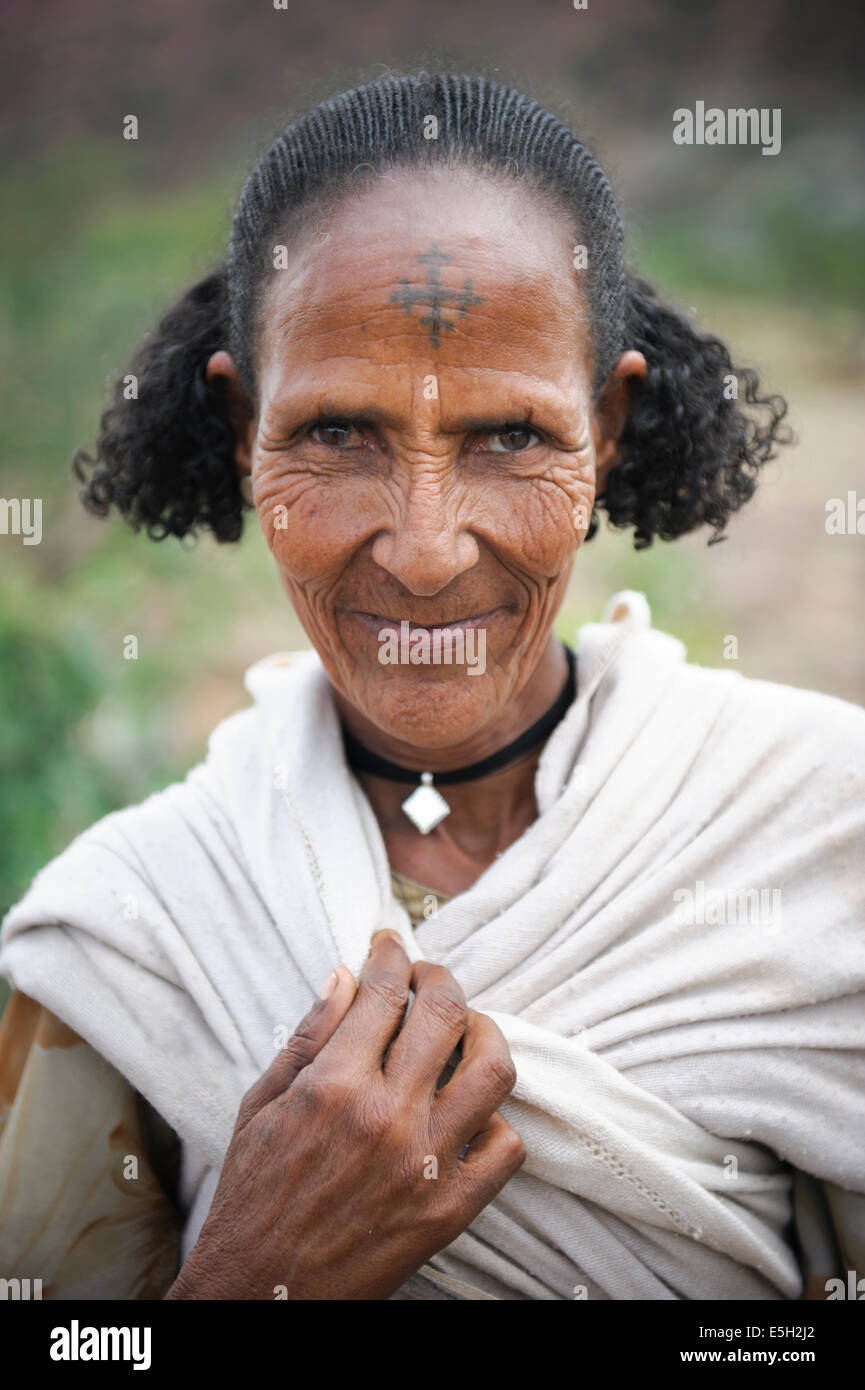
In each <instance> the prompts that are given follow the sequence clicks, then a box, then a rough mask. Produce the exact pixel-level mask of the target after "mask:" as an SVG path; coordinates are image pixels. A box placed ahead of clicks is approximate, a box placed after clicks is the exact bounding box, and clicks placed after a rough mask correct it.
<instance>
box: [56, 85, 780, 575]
mask: <svg viewBox="0 0 865 1390" xmlns="http://www.w3.org/2000/svg"><path fill="white" fill-rule="evenodd" d="M431 117H435V120H436V122H437V138H436V139H427V138H425V130H426V124H425V123H426V122H428V121H429V119H430V118H431ZM442 161H444V162H448V163H450V164H459V165H462V166H465V167H469V168H473V169H476V170H479V171H481V172H483V173H486V174H490V175H496V176H499V177H501V176H504V177H507V178H509V179H514V180H520V181H526V182H529V183H530V184H531V185H532V186H533V187H534V188H535V189H536V190H538V191H540V192H546V193H548V194H550V195H552V197H553V198H554V199H555V200H556V201H557V203H558V206H559V207H561V208H562V210H563V211H564V212H565V213H566V214H567V216H568V217H569V219H570V226H571V228H572V230H574V232H575V233H576V234H577V235H578V236H579V239H580V241H581V243H582V244H583V245H585V247H586V249H587V268H586V270H585V272H584V277H585V278H584V280H583V284H584V287H585V297H586V302H587V306H588V310H589V316H590V322H591V339H592V352H593V387H594V393H595V397H596V398H597V397H598V395H599V394H600V392H601V391H602V389H603V386H604V383H605V381H606V380H607V377H608V375H609V372H610V370H611V369H612V367H613V365H614V364H615V362H616V360H617V358H618V357H619V355H620V354H621V353H622V352H623V351H625V350H626V349H627V348H634V349H637V350H639V351H640V352H642V353H643V355H644V356H645V359H646V363H647V369H648V370H647V375H646V378H645V380H643V381H641V382H636V383H634V384H632V386H631V388H630V390H631V395H630V406H629V412H628V417H627V421H626V424H625V427H624V430H623V433H622V437H621V441H620V450H619V460H618V461H617V463H616V465H615V466H614V467H613V468H611V469H610V471H609V473H608V474H607V478H606V484H605V488H604V491H603V492H602V493H599V494H598V496H597V498H596V505H597V506H598V507H600V508H603V509H604V510H605V511H606V512H607V515H608V517H609V521H610V524H611V525H613V526H615V527H620V528H624V527H630V526H632V527H633V528H634V545H635V547H636V548H637V549H642V548H644V547H646V546H648V545H651V543H652V540H653V538H654V537H655V536H657V537H659V538H660V539H661V540H672V539H674V538H675V537H677V536H681V535H684V534H686V533H687V532H689V531H694V530H696V529H697V528H699V527H700V526H702V525H709V526H710V527H712V528H713V535H712V537H711V539H710V544H711V543H712V542H713V541H716V540H719V539H722V532H723V530H724V528H725V526H726V523H727V521H728V519H729V517H730V516H731V515H732V513H734V512H735V511H737V510H738V509H739V508H740V507H741V506H742V505H743V503H745V502H746V501H747V500H748V499H749V498H750V497H751V496H752V495H753V493H754V490H755V488H756V484H757V478H758V474H759V470H760V468H761V467H762V465H763V464H764V463H766V462H767V460H768V459H770V458H772V457H774V455H775V449H776V446H777V445H779V444H783V443H787V442H789V440H790V438H791V437H792V436H791V435H790V433H789V431H788V430H787V428H786V426H784V425H783V424H782V421H783V419H784V416H785V415H786V412H787V405H786V402H785V401H784V400H783V399H782V398H781V397H780V396H761V395H760V394H759V379H758V377H757V374H756V372H754V371H753V370H751V369H750V368H744V367H738V366H735V365H734V364H733V363H732V361H731V359H730V354H729V352H728V350H727V348H726V346H725V345H724V343H722V342H721V341H720V340H719V339H718V338H716V337H712V336H710V335H704V334H701V333H699V332H698V331H697V329H696V328H695V326H694V325H693V324H692V323H691V322H690V321H689V319H688V318H687V317H686V316H685V315H683V314H682V313H680V312H679V311H678V310H676V309H675V308H673V307H672V306H670V305H668V304H665V303H663V302H662V301H661V300H659V298H658V297H657V294H656V292H655V290H654V289H653V288H652V287H651V285H649V284H647V283H646V281H645V280H642V279H640V278H639V277H637V276H636V275H634V274H631V273H630V272H629V271H627V270H626V268H625V265H624V261H623V250H622V245H623V233H622V224H621V219H620V217H619V213H618V209H617V207H616V203H615V199H614V197H613V193H612V190H611V188H610V184H609V181H608V179H607V177H606V175H605V174H604V172H603V170H602V169H601V168H600V166H599V164H598V163H597V161H596V160H595V158H594V157H593V155H592V154H591V153H590V152H589V150H588V149H587V148H586V146H585V145H584V144H583V143H582V142H581V141H580V140H579V139H578V138H577V136H576V135H575V134H574V133H573V131H571V130H570V129H569V128H568V126H566V125H565V124H564V123H563V122H562V121H561V120H559V118H558V117H557V116H555V115H553V114H552V113H551V112H549V111H548V110H546V109H544V108H543V107H542V106H540V105H539V104H538V103H537V102H536V101H534V100H532V99H531V98H530V97H528V96H526V95H524V94H523V93H522V92H519V91H516V90H515V89H513V88H509V87H505V86H502V85H501V84H499V83H496V82H491V81H489V80H488V79H487V78H484V77H474V76H472V77H469V76H464V75H460V74H452V73H440V74H436V75H430V74H427V73H417V74H412V75H409V76H405V77H393V76H388V77H384V78H382V79H380V80H379V81H377V82H372V83H369V84H368V85H366V86H363V87H356V88H353V89H352V90H351V91H348V92H344V93H342V94H341V95H340V96H338V97H335V98H334V99H333V100H331V101H326V102H322V103H321V104H320V105H319V106H317V107H315V108H313V109H312V110H311V111H309V112H307V114H306V115H305V116H303V117H302V118H301V119H300V120H298V121H296V122H294V123H293V124H291V125H289V126H287V127H286V129H285V130H283V131H282V133H281V134H280V135H279V136H278V137H277V139H276V140H275V141H274V143H273V144H272V146H271V147H270V149H269V150H268V151H267V152H266V154H265V155H264V156H263V157H262V159H261V160H260V161H259V162H258V164H257V165H256V167H255V169H254V170H253V172H252V173H251V174H250V176H249V178H248V179H247V181H246V184H245V186H244V189H243V192H242V195H241V198H240V202H239V205H238V208H237V211H236V213H235V216H234V221H233V224H232V230H231V237H230V242H229V249H228V254H227V256H226V259H225V261H224V262H223V264H222V265H220V266H219V267H217V268H216V269H215V270H214V271H213V273H212V274H210V275H208V276H207V277H206V278H205V279H204V280H202V281H201V282H200V283H199V284H197V285H194V286H193V287H192V288H191V289H189V290H188V291H187V292H186V294H184V295H183V297H182V298H181V299H180V300H179V302H178V303H177V304H176V305H175V306H174V307H173V308H172V309H171V310H170V311H169V312H168V313H167V314H166V315H165V316H164V317H163V318H162V320H161V321H160V322H159V324H158V325H157V327H156V329H155V331H154V332H153V333H152V334H151V335H149V336H148V337H147V338H146V339H145V341H144V343H143V344H142V346H141V347H140V348H139V350H138V352H137V353H136V354H135V356H134V358H133V361H132V363H131V364H130V367H129V369H128V371H127V372H126V373H124V374H123V376H122V377H120V378H119V379H118V381H117V384H116V386H115V389H114V395H113V399H112V401H111V404H110V405H109V407H108V409H107V410H106V411H105V412H104V413H103V415H102V418H101V421H100V427H99V431H98V435H97V439H96V445H95V452H94V453H93V454H92V455H91V454H89V453H87V452H86V451H84V450H81V449H79V450H77V451H76V454H75V458H74V461H73V467H74V471H75V474H76V476H77V477H78V478H79V480H80V481H81V482H82V483H84V487H83V489H82V494H81V496H82V501H83V502H84V504H85V506H86V507H87V508H88V509H89V510H90V511H92V512H94V513H96V514H97V515H99V516H105V515H107V513H108V512H109V510H110V509H111V507H112V506H113V507H116V508H117V510H118V511H119V513H120V514H121V515H122V516H123V518H124V519H125V520H126V521H127V522H129V523H130V525H132V526H133V527H134V528H135V529H140V528H141V527H144V528H146V531H147V534H148V535H149V536H150V537H152V538H153V539H154V540H162V539H164V538H165V537H166V536H177V537H183V536H185V535H187V534H191V533H194V532H195V531H197V530H199V529H202V528H203V529H208V530H210V531H211V532H212V533H213V534H214V535H215V536H216V538H217V540H219V541H236V540H238V539H239V538H240V536H241V534H242V530H243V522H244V513H245V511H246V510H248V509H249V508H250V505H251V504H250V503H248V502H247V501H246V500H245V499H244V497H243V494H242V492H241V489H240V481H239V477H238V473H237V468H236V464H235V459H234V451H235V436H234V431H233V429H232V426H231V423H230V420H229V415H228V406H227V400H226V397H225V394H224V384H223V382H222V381H221V380H220V381H219V382H217V383H215V384H211V383H208V381H207V378H206V374H205V373H206V366H207V362H208V359H209V358H210V357H211V356H212V355H213V353H215V352H217V351H219V350H220V349H223V348H227V349H228V350H229V351H230V352H231V354H232V356H233V357H234V360H235V362H236V363H237V366H238V370H239V372H240V374H241V377H242V378H243V380H244V382H245V383H246V385H247V386H248V388H249V389H250V391H251V392H252V393H253V394H254V393H255V344H256V335H257V317H258V313H259V309H260V304H261V300H262V295H263V288H264V285H265V283H266V279H267V274H268V268H269V263H268V258H267V256H266V254H265V249H266V248H267V247H268V245H269V244H270V242H271V241H272V239H273V235H274V233H275V232H276V231H277V230H278V229H282V234H283V237H284V236H285V229H286V228H288V227H289V226H291V227H292V228H293V229H294V233H295V234H297V232H298V229H300V228H302V221H303V215H304V213H306V212H308V211H309V210H310V209H311V208H312V207H313V206H314V205H315V203H316V201H317V200H319V199H320V198H322V197H326V196H338V195H339V193H340V192H341V191H344V190H345V189H346V188H348V187H349V186H351V187H352V188H355V187H357V185H358V181H359V178H361V177H362V178H366V179H371V178H374V177H375V176H376V175H377V174H380V173H382V172H384V171H386V170H393V169H399V168H411V167H417V166H422V165H424V164H428V163H432V162H442ZM130 376H132V377H133V378H134V379H135V388H134V389H132V390H130V388H129V384H128V383H129V377H130ZM596 530H597V516H596V515H593V517H592V521H591V525H590V527H589V530H588V533H587V537H586V538H587V539H590V538H591V536H593V535H594V534H595V531H596Z"/></svg>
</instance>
